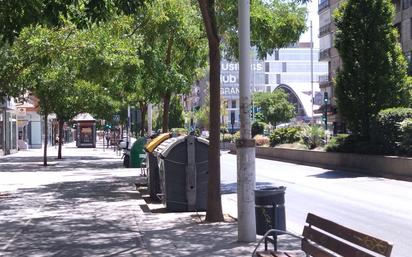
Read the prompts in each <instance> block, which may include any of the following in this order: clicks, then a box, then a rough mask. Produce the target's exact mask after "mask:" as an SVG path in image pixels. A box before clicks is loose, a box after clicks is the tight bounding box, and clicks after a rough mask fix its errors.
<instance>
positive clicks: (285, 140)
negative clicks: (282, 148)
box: [269, 127, 301, 146]
mask: <svg viewBox="0 0 412 257" xmlns="http://www.w3.org/2000/svg"><path fill="white" fill-rule="evenodd" d="M300 131H301V128H300V127H289V128H278V129H275V130H274V131H273V132H272V134H271V135H270V137H269V138H270V146H276V145H278V144H291V143H294V142H297V141H299V140H300V135H299V133H300Z"/></svg>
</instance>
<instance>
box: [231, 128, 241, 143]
mask: <svg viewBox="0 0 412 257" xmlns="http://www.w3.org/2000/svg"><path fill="white" fill-rule="evenodd" d="M232 136H233V138H232V141H233V143H235V142H236V140H239V139H240V131H237V132H236V133H235V134H233V135H232Z"/></svg>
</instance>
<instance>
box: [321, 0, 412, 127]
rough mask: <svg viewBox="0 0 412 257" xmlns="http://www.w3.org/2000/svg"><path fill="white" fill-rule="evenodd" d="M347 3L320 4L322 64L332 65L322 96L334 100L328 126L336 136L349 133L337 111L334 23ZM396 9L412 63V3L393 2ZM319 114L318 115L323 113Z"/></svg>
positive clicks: (405, 0) (332, 0)
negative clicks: (335, 14)
mask: <svg viewBox="0 0 412 257" xmlns="http://www.w3.org/2000/svg"><path fill="white" fill-rule="evenodd" d="M343 1H344V0H319V5H318V15H319V51H320V53H319V61H325V62H328V68H329V72H328V73H326V74H323V75H321V76H319V87H320V89H321V91H322V93H324V92H327V94H328V97H329V98H330V101H329V102H330V103H331V104H330V106H329V108H328V123H329V125H330V126H329V127H331V129H333V132H334V134H336V133H340V132H345V130H346V128H345V124H343V123H342V122H341V118H340V116H339V113H337V111H336V101H335V99H334V96H335V94H334V87H333V79H334V78H335V77H336V72H337V70H338V68H339V67H340V65H341V60H340V58H339V53H338V51H337V50H336V48H334V39H335V32H336V26H335V24H334V21H333V13H334V11H335V10H336V8H338V7H339V4H340V3H342V2H343ZM392 3H393V4H394V6H395V10H396V16H395V19H394V22H393V24H394V26H395V27H396V28H397V29H398V31H399V34H400V38H399V42H400V43H401V46H402V49H403V52H404V53H405V56H406V57H407V58H408V59H409V60H411V56H412V0H392ZM322 111H323V110H319V111H318V112H322Z"/></svg>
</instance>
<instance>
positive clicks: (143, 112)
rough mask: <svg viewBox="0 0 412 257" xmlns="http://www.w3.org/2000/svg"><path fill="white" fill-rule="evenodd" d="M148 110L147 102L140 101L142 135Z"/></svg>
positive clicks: (141, 134) (142, 134)
mask: <svg viewBox="0 0 412 257" xmlns="http://www.w3.org/2000/svg"><path fill="white" fill-rule="evenodd" d="M146 112H147V104H145V103H140V113H141V118H142V119H141V120H142V122H141V123H140V136H141V137H143V136H144V120H145V118H146Z"/></svg>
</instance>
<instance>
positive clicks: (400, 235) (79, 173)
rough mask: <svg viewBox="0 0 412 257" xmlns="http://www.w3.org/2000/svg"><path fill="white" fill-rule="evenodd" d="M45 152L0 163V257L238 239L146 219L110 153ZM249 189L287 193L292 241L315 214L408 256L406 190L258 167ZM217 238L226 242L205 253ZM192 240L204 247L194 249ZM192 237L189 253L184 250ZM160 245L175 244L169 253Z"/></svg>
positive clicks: (283, 166) (227, 190)
mask: <svg viewBox="0 0 412 257" xmlns="http://www.w3.org/2000/svg"><path fill="white" fill-rule="evenodd" d="M49 149H50V155H49V156H50V157H49V164H50V166H48V167H43V166H42V151H40V150H39V151H28V152H23V151H22V152H19V153H18V154H16V155H12V156H8V157H7V158H1V159H0V239H1V240H0V256H150V254H149V253H148V252H147V250H149V251H150V252H151V253H163V252H164V251H168V252H169V255H168V256H180V255H182V256H185V255H186V253H187V254H189V253H192V254H193V253H196V252H197V253H198V254H199V256H226V255H225V254H222V250H221V249H222V248H227V246H228V245H227V244H228V243H225V242H232V244H233V242H234V241H233V240H235V239H234V238H236V225H235V223H233V224H220V225H219V224H217V225H213V226H209V225H207V224H205V225H201V226H203V228H202V229H200V228H198V227H197V226H198V225H196V222H195V223H192V221H191V220H192V216H191V215H190V213H189V214H184V213H183V214H168V213H156V214H150V215H148V213H146V214H144V209H142V206H145V202H144V200H143V199H142V198H141V195H139V193H138V192H137V191H136V190H135V189H134V185H133V181H136V178H137V177H139V176H138V175H139V173H140V171H139V170H138V169H124V168H122V166H121V163H122V161H121V159H120V156H118V155H116V153H115V152H113V150H111V149H109V150H105V152H103V151H102V149H77V148H76V147H74V145H65V148H64V151H63V157H64V159H63V160H56V159H55V156H56V149H53V148H49ZM221 167H222V193H223V196H222V199H223V210H224V212H225V213H229V214H231V215H232V216H236V156H235V155H231V154H228V153H225V152H222V156H221ZM256 181H257V187H261V186H269V185H275V186H286V187H287V189H286V217H287V227H288V230H290V231H292V232H295V233H298V234H300V233H301V232H302V229H303V226H304V223H305V218H306V215H307V213H308V212H313V213H315V214H317V215H320V216H323V217H325V218H328V219H330V220H333V221H335V222H337V223H339V224H342V225H344V226H347V227H350V228H353V229H355V230H358V231H360V232H364V233H366V234H370V235H373V236H376V237H379V238H382V239H384V240H388V241H391V242H392V243H393V244H394V249H393V253H392V256H395V257H409V256H410V255H409V252H411V251H412V244H410V238H412V204H411V203H412V183H411V182H404V181H397V180H390V179H384V178H375V177H367V176H363V175H361V174H357V173H353V172H344V171H332V170H327V169H321V168H317V167H310V166H303V165H298V164H292V163H285V162H279V161H272V160H264V159H256ZM139 207H140V208H139ZM182 215H183V216H182ZM181 222H183V224H184V225H182V223H181ZM205 226H206V227H207V229H205V228H206V227H205ZM154 228H156V229H154ZM186 229H189V230H190V231H192V232H193V233H194V234H193V233H192V234H191V233H190V232H189V231H186ZM199 229H200V230H199ZM219 229H220V230H219ZM194 231H198V232H194ZM200 231H202V232H200ZM216 231H222V232H219V235H220V236H224V237H226V238H227V239H226V240H227V241H221V240H217V241H216V242H217V243H219V242H222V243H221V245H214V244H210V243H211V242H213V238H216V234H215V233H216ZM223 231H226V232H227V233H226V234H224V232H223ZM229 231H230V232H229ZM177 234H178V235H180V236H179V237H176V235H177ZM183 235H185V236H186V237H182V236H183ZM193 235H195V236H193ZM142 236H143V237H145V240H143V239H142ZM199 236H203V237H205V239H203V240H202V242H203V241H204V242H209V243H208V245H205V246H202V247H201V246H200V244H199V242H200V241H199ZM160 238H161V240H160ZM179 238H180V241H176V240H177V239H179ZM195 238H197V241H196V243H195V244H193V245H192V244H189V243H188V242H190V240H193V239H195ZM159 240H160V241H159ZM165 241H169V242H170V243H172V244H174V248H173V250H171V249H169V246H168V244H164V243H162V242H165ZM143 242H146V243H145V244H146V246H144V243H143ZM253 245H254V244H251V245H249V246H247V245H244V246H241V247H240V246H239V245H237V244H233V245H232V246H231V247H230V249H235V248H236V247H237V248H238V250H237V251H238V252H239V255H238V256H248V252H249V251H250V249H252V246H253ZM239 247H240V248H239ZM228 249H229V248H228ZM182 252H184V253H185V254H181V253H182ZM212 252H213V254H212ZM228 254H229V253H228ZM241 254H243V255H241Z"/></svg>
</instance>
